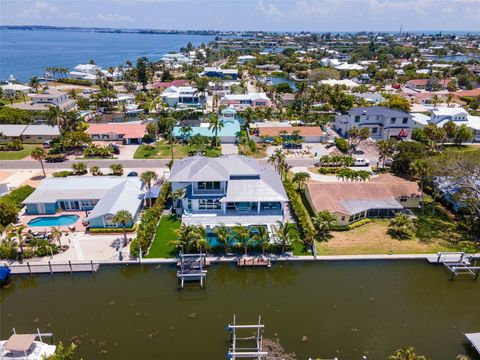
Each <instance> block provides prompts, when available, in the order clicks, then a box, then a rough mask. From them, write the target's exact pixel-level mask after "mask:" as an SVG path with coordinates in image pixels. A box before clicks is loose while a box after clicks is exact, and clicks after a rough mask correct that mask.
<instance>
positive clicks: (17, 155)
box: [0, 144, 39, 160]
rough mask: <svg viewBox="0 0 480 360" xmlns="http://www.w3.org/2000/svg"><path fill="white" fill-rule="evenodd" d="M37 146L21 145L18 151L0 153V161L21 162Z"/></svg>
mask: <svg viewBox="0 0 480 360" xmlns="http://www.w3.org/2000/svg"><path fill="white" fill-rule="evenodd" d="M36 147H39V146H38V145H25V144H24V145H23V150H20V151H0V160H21V159H23V158H25V157H27V156H29V155H30V154H31V153H32V150H33V149H35V148H36Z"/></svg>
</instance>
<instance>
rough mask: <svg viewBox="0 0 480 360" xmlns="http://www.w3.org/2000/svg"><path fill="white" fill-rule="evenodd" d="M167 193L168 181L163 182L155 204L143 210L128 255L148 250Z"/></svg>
mask: <svg viewBox="0 0 480 360" xmlns="http://www.w3.org/2000/svg"><path fill="white" fill-rule="evenodd" d="M169 193H170V183H168V182H166V183H164V184H163V186H162V189H161V191H160V194H159V195H158V198H157V200H156V201H155V204H153V206H152V207H151V208H149V209H147V210H145V211H144V212H143V215H142V219H141V220H140V224H139V225H138V230H137V237H136V238H135V239H134V240H133V241H132V242H131V243H130V256H132V257H138V256H139V255H140V249H141V250H142V253H143V254H146V253H147V252H148V249H149V248H150V244H151V243H152V240H153V237H154V236H155V232H156V230H157V226H158V223H159V222H160V218H161V216H162V213H163V210H164V209H165V204H166V202H167V198H168V195H169Z"/></svg>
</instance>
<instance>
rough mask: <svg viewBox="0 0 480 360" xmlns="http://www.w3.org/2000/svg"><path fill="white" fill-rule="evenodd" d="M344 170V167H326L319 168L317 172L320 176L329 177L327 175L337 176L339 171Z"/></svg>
mask: <svg viewBox="0 0 480 360" xmlns="http://www.w3.org/2000/svg"><path fill="white" fill-rule="evenodd" d="M343 169H345V168H344V167H331V166H327V167H323V166H322V167H319V168H317V169H316V170H317V172H318V173H319V174H321V175H329V174H338V172H339V171H340V170H343Z"/></svg>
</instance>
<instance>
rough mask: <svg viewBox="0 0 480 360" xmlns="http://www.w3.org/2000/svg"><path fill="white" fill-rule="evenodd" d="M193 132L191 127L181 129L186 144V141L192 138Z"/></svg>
mask: <svg viewBox="0 0 480 360" xmlns="http://www.w3.org/2000/svg"><path fill="white" fill-rule="evenodd" d="M192 131H193V129H192V127H191V126H182V127H181V128H180V134H182V139H183V141H184V142H186V139H187V138H188V137H189V136H190V134H191V133H192Z"/></svg>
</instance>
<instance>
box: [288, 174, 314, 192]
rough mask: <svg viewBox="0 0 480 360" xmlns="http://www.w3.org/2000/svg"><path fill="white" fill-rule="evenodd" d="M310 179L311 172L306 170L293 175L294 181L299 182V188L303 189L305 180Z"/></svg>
mask: <svg viewBox="0 0 480 360" xmlns="http://www.w3.org/2000/svg"><path fill="white" fill-rule="evenodd" d="M309 179H310V174H309V173H308V172H306V171H301V172H298V173H295V175H293V179H292V181H293V182H294V183H296V184H297V189H298V190H303V187H304V185H305V182H306V181H307V180H309Z"/></svg>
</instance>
